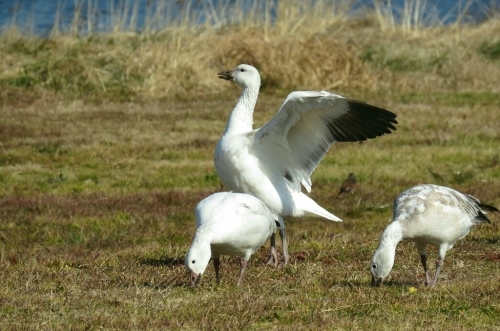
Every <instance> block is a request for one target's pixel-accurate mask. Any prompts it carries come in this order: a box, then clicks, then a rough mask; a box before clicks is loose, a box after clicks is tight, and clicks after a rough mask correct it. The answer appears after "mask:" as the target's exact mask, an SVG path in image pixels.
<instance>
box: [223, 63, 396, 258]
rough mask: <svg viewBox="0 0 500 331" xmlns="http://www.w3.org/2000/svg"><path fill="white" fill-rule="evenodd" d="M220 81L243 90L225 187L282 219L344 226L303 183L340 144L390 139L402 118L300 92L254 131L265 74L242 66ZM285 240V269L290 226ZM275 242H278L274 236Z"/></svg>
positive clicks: (226, 138)
mask: <svg viewBox="0 0 500 331" xmlns="http://www.w3.org/2000/svg"><path fill="white" fill-rule="evenodd" d="M218 77H219V78H222V79H225V80H229V81H233V82H235V83H236V84H237V85H239V86H240V87H241V88H242V89H243V91H242V93H241V96H240V98H239V100H238V102H237V103H236V106H235V107H234V109H233V111H232V112H231V114H230V116H229V119H228V122H227V126H226V129H225V131H224V133H223V135H222V137H221V139H220V141H219V143H218V144H217V147H216V150H215V155H214V163H215V170H216V172H217V175H218V176H219V178H220V179H221V181H222V183H223V184H224V186H225V187H226V188H228V189H229V190H232V191H236V192H243V193H248V194H252V195H255V196H256V197H257V198H259V199H260V200H262V201H263V202H264V203H265V204H266V205H267V206H268V207H269V208H270V209H271V211H273V212H275V213H276V214H278V215H279V216H280V218H282V217H289V216H290V217H323V218H326V219H328V220H331V221H337V222H340V221H341V219H340V218H338V217H336V216H335V215H333V214H331V213H330V212H328V211H327V210H325V209H324V208H322V207H320V206H319V205H318V204H317V203H316V202H314V201H313V200H312V199H311V198H309V197H308V196H307V195H305V194H304V193H302V192H301V185H302V186H304V188H305V189H306V190H307V192H310V191H311V174H312V173H313V171H314V169H316V167H317V166H318V164H319V162H320V161H321V159H322V158H323V156H324V155H325V154H326V152H327V151H328V149H329V148H330V146H331V145H332V144H333V143H334V142H336V141H338V142H354V141H363V140H366V139H370V138H375V137H378V136H382V135H384V134H389V133H391V130H396V128H395V126H394V125H395V124H397V121H396V115H395V114H393V113H391V112H389V111H387V110H384V109H381V108H378V107H374V106H371V105H368V104H365V103H362V102H359V101H354V100H350V99H346V98H344V97H342V96H340V95H336V94H332V93H329V92H325V91H296V92H292V93H290V94H289V95H288V97H287V98H286V99H285V101H284V103H283V105H282V106H281V108H280V109H279V111H278V112H277V113H276V115H275V116H274V117H273V118H272V119H271V120H270V121H269V122H267V124H265V125H264V126H262V127H261V128H260V129H257V130H253V127H252V126H253V112H254V107H255V104H256V102H257V97H258V95H259V88H260V76H259V72H258V71H257V69H255V68H254V67H252V66H250V65H247V64H240V65H238V66H237V67H236V68H234V69H233V70H230V71H223V72H219V73H218ZM280 235H281V238H282V240H283V255H284V259H285V261H284V263H285V264H286V263H287V262H288V259H289V257H288V249H287V244H286V239H285V233H284V229H281V230H280ZM271 240H272V243H273V244H274V236H273V237H272V238H271ZM273 249H274V245H273V246H272V248H271V251H273ZM274 250H275V249H274ZM270 261H271V259H270ZM275 263H276V261H275Z"/></svg>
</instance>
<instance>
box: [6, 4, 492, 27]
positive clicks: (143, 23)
mask: <svg viewBox="0 0 500 331" xmlns="http://www.w3.org/2000/svg"><path fill="white" fill-rule="evenodd" d="M278 1H279V0H254V1H249V0H210V1H207V0H205V1H203V0H201V1H200V0H198V1H196V0H184V1H182V0H108V1H99V0H0V28H2V29H7V28H10V27H12V26H13V25H15V26H17V27H18V28H20V30H21V31H22V32H25V33H30V34H36V35H39V36H49V35H50V34H51V33H54V32H57V31H59V32H63V33H67V32H69V29H70V27H71V26H72V24H71V23H72V22H74V21H75V17H77V21H78V23H79V24H78V31H79V33H83V34H84V33H87V32H88V31H89V30H90V31H92V32H106V31H110V30H111V29H112V28H113V27H119V28H120V30H122V31H123V30H134V31H142V30H144V29H145V28H146V27H148V28H149V29H152V30H161V29H162V28H164V27H165V25H167V24H172V22H176V21H177V22H178V21H181V20H182V19H183V18H185V17H186V16H189V19H190V22H199V23H204V22H208V23H210V24H220V23H221V22H235V21H237V19H238V16H237V15H234V12H232V9H234V8H235V7H236V6H237V5H240V6H241V7H242V8H243V11H244V12H245V13H247V14H249V15H250V14H253V16H254V17H257V18H260V19H262V20H264V19H268V20H270V21H271V22H272V21H273V20H274V19H276V15H277V14H276V13H277V10H276V7H277V4H278ZM283 1H285V0H283ZM323 1H327V2H330V3H332V4H334V3H335V2H340V3H341V2H344V1H342V0H337V1H335V0H323ZM374 1H378V2H379V3H381V4H387V3H390V5H391V8H392V12H393V15H394V17H395V18H396V19H398V17H401V15H400V14H401V12H402V8H403V6H404V4H405V3H407V4H408V3H412V2H413V3H416V2H419V3H421V4H422V3H423V4H425V9H424V11H423V12H424V13H425V15H424V20H423V21H422V22H423V23H424V24H435V23H436V22H440V23H443V24H447V23H450V22H455V21H456V20H457V17H458V16H457V15H459V14H460V13H462V14H463V13H465V15H463V16H462V18H461V23H466V24H470V23H472V24H474V23H478V22H481V21H484V20H485V19H487V18H488V17H489V16H491V15H492V13H493V12H496V13H497V14H498V12H499V10H500V0H420V1H419V0H392V1H391V0H354V1H353V5H352V8H353V15H354V13H356V15H360V14H359V13H366V12H367V11H369V10H370V9H373V7H374V6H373V4H374ZM471 1H472V2H471ZM332 10H333V5H332ZM265 12H267V13H269V15H267V16H265V15H264V13H265ZM58 13H59V15H58ZM268 16H270V17H268ZM74 26H75V25H73V27H74Z"/></svg>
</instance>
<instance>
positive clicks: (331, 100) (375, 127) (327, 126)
mask: <svg viewBox="0 0 500 331" xmlns="http://www.w3.org/2000/svg"><path fill="white" fill-rule="evenodd" d="M395 124H397V121H396V115H395V114H394V113H392V112H389V111H387V110H385V109H382V108H378V107H375V106H371V105H368V104H365V103H362V102H359V101H354V100H349V99H346V98H344V97H342V96H339V95H336V94H332V93H329V92H325V91H320V92H317V91H297V92H292V93H290V94H289V95H288V97H287V98H286V100H285V102H284V103H283V105H282V106H281V108H280V110H279V111H278V112H277V113H276V115H275V116H274V117H273V118H272V119H271V120H270V121H269V122H268V123H267V124H265V125H264V126H263V127H261V128H260V129H258V130H257V131H255V132H254V137H253V145H252V148H251V152H252V153H255V154H258V155H259V156H261V157H263V158H260V159H261V160H269V158H271V159H272V160H274V161H273V162H274V166H276V169H278V171H279V172H280V174H281V175H282V176H284V177H285V178H286V179H288V181H289V183H288V184H289V185H291V187H292V188H293V189H294V190H295V191H297V190H299V191H300V184H299V183H301V184H302V185H304V187H305V188H306V189H307V191H308V192H309V191H310V189H311V178H310V176H311V174H312V173H313V171H314V170H315V169H316V167H317V166H318V164H319V162H320V161H321V159H323V157H324V156H325V154H326V152H327V151H328V149H329V148H330V146H331V145H332V144H333V143H334V142H336V141H338V142H355V141H363V140H367V139H371V138H375V137H378V136H382V135H384V134H389V133H391V130H396V127H395ZM278 163H279V164H278ZM274 175H276V174H274ZM297 187H298V189H297Z"/></svg>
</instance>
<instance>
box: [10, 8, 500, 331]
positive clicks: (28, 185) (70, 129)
mask: <svg viewBox="0 0 500 331" xmlns="http://www.w3.org/2000/svg"><path fill="white" fill-rule="evenodd" d="M280 3H281V2H280ZM318 3H319V4H318V5H317V6H309V7H307V6H302V5H301V2H294V1H290V2H289V3H288V5H286V6H285V5H282V6H280V8H279V14H280V15H279V16H278V17H279V19H278V20H277V21H276V22H273V23H270V22H261V21H259V20H258V19H252V18H251V17H250V18H248V19H242V20H241V21H239V22H237V23H231V24H225V25H220V26H212V25H194V24H190V22H188V21H184V22H183V23H182V24H172V25H171V26H169V27H167V28H165V29H161V30H159V31H145V32H140V33H137V32H130V31H122V30H120V29H117V31H114V32H111V33H105V34H98V33H95V34H89V35H79V34H77V33H71V32H68V33H60V34H54V35H53V36H51V37H49V38H45V39H41V38H38V37H35V36H30V35H26V34H23V33H21V32H20V31H19V30H16V29H15V28H12V29H9V30H7V31H4V32H3V33H2V34H1V35H0V59H2V60H1V61H0V66H1V70H0V118H1V119H0V320H1V326H2V327H1V329H2V330H98V329H103V330H160V329H163V330H165V329H168V330H177V329H179V330H180V329H182V330H202V329H203V330H226V329H233V330H239V329H241V330H263V329H265V330H289V329H294V330H311V329H314V330H319V329H325V330H367V329H377V330H472V329H474V330H478V329H484V330H498V329H500V326H499V325H498V320H499V317H500V297H499V296H498V291H499V280H500V244H499V239H500V228H499V223H500V215H498V214H490V215H489V217H490V219H491V221H492V224H486V225H482V226H480V227H477V228H475V229H473V231H472V232H471V233H470V234H469V235H468V236H467V237H466V238H465V239H464V240H462V241H460V242H459V243H457V245H456V246H455V247H454V248H453V249H452V250H451V251H449V253H448V255H447V257H446V260H445V262H444V266H443V270H442V273H441V276H440V282H439V283H438V285H437V286H436V287H435V288H432V289H429V288H426V287H425V286H424V285H423V282H424V274H423V270H422V268H421V265H420V261H419V257H418V254H417V252H416V250H415V248H414V246H413V244H411V243H409V242H403V243H401V244H400V245H399V246H398V248H397V253H396V261H395V266H394V269H393V270H392V272H391V274H390V277H389V279H388V281H387V284H386V285H384V286H383V287H379V288H373V287H371V286H370V281H371V275H370V272H369V261H370V259H371V256H372V254H373V252H374V251H375V249H376V248H377V245H378V240H379V237H380V235H381V233H382V231H383V229H384V228H385V226H386V225H387V224H388V222H389V221H390V219H391V214H392V202H393V199H394V197H395V196H396V195H397V194H398V193H400V192H402V191H404V190H406V189H407V188H409V187H411V186H413V185H416V184H420V183H435V184H440V185H444V186H449V187H452V188H454V189H457V190H459V191H461V192H464V193H468V194H472V195H474V196H476V197H477V198H479V199H480V200H481V201H482V202H484V203H487V204H491V205H494V206H496V207H500V161H499V153H500V148H499V146H500V135H499V131H500V124H499V121H498V118H499V114H500V19H499V18H498V16H494V15H492V17H491V18H490V19H489V20H487V21H485V22H483V23H481V24H477V25H461V24H458V23H457V24H451V25H446V26H445V25H440V24H434V25H431V26H424V25H423V24H421V22H420V21H419V20H413V19H412V17H417V16H418V15H416V14H418V13H414V14H415V15H410V16H408V19H407V20H406V21H404V22H403V23H404V24H399V23H398V24H396V23H394V21H393V20H391V17H390V16H388V15H387V14H384V11H383V10H381V8H379V10H378V11H375V12H374V13H373V14H372V15H367V16H366V17H363V18H357V19H354V18H348V17H346V16H345V15H342V11H341V10H340V9H339V10H337V11H332V12H330V11H328V10H325V7H321V6H320V5H321V3H322V2H318ZM325 3H326V2H325ZM346 3H347V2H346ZM382 9H383V8H382ZM238 63H249V64H253V65H255V66H256V67H257V68H258V69H259V70H260V72H261V75H262V81H263V86H262V88H261V95H260V98H259V101H258V102H257V106H256V112H255V124H254V126H255V127H258V126H260V125H262V124H264V123H265V122H266V121H267V120H268V119H270V118H271V117H272V116H273V114H274V113H275V112H276V111H277V109H278V108H279V106H280V105H281V103H282V101H283V100H284V98H285V97H286V95H287V94H288V93H289V92H291V91H293V90H305V89H309V90H329V91H332V92H336V93H339V94H341V95H344V96H346V97H349V98H352V99H357V100H361V101H364V102H368V103H370V104H374V105H377V106H379V107H382V108H385V109H388V110H390V111H392V112H394V113H396V114H397V116H398V117H397V120H398V122H399V124H398V125H397V131H395V132H394V133H393V134H391V135H386V136H383V137H379V138H377V139H374V140H370V141H366V142H363V143H361V144H360V143H342V144H335V145H333V146H332V148H331V149H330V151H329V152H328V154H327V155H326V156H325V158H324V160H323V161H322V162H321V164H320V165H319V167H318V168H317V170H316V171H315V172H314V174H313V177H312V179H313V186H312V192H311V194H310V196H311V197H312V198H314V199H315V200H316V201H317V202H318V203H319V204H320V205H322V206H323V207H325V208H326V209H328V210H329V211H331V212H332V213H334V214H335V215H336V216H338V217H340V218H342V219H343V220H344V222H342V223H333V222H329V221H325V220H320V219H295V220H292V221H291V222H288V223H287V231H288V235H289V245H290V246H289V249H290V253H291V262H290V264H289V265H288V266H286V267H284V268H278V269H273V268H271V267H268V266H265V265H264V262H265V261H266V258H267V256H268V249H269V247H268V244H266V246H265V247H262V248H261V249H259V250H258V251H257V252H255V254H254V255H253V256H252V258H251V260H250V263H249V267H248V268H247V271H246V273H245V276H244V278H243V283H242V285H241V286H239V287H236V281H237V276H238V270H239V264H238V261H237V259H233V258H224V259H223V260H222V269H221V272H222V283H221V285H219V286H218V285H216V284H215V275H214V270H213V267H212V266H211V265H209V268H208V269H207V272H206V274H205V275H204V277H203V281H202V282H201V284H200V285H199V286H197V287H196V288H192V287H190V286H189V277H188V275H187V273H186V270H185V268H184V256H185V253H186V251H187V249H188V247H189V245H190V242H191V240H192V237H193V235H194V232H195V223H194V208H195V206H196V204H197V203H198V202H199V201H200V200H201V199H203V198H204V197H206V196H208V195H209V194H211V193H214V192H219V191H221V190H224V189H223V188H222V186H221V184H220V181H219V180H218V178H217V175H216V174H215V170H214V166H213V160H212V159H213V152H214V149H215V145H216V143H217V141H218V139H219V137H220V135H221V133H222V131H223V130H224V127H225V124H226V120H227V117H228V115H229V112H230V111H231V109H232V107H233V106H234V104H235V102H236V99H237V98H238V96H239V93H240V89H239V88H238V87H237V86H235V85H234V84H231V83H228V82H226V81H222V80H220V79H218V78H217V72H219V71H222V70H227V69H231V68H232V67H234V66H235V65H236V64H238ZM351 172H354V173H355V174H356V175H357V178H358V182H359V184H358V189H357V190H356V191H355V193H354V194H347V195H340V196H339V195H338V191H339V188H340V184H341V183H342V181H343V180H344V179H345V178H347V175H348V174H349V173H351ZM279 251H280V246H279V245H278V252H279ZM435 258H436V250H435V249H434V248H431V250H430V256H429V260H430V261H432V262H431V264H430V266H431V272H432V273H433V272H434V270H435V267H434V259H435Z"/></svg>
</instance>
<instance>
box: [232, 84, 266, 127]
mask: <svg viewBox="0 0 500 331" xmlns="http://www.w3.org/2000/svg"><path fill="white" fill-rule="evenodd" d="M258 96H259V88H254V87H245V88H244V89H243V92H242V93H241V96H240V98H239V99H238V102H237V103H236V106H235V107H234V109H233V111H232V112H231V115H229V119H228V122H227V126H226V131H225V133H226V134H227V133H240V132H248V131H251V130H252V127H253V112H254V109H255V104H256V103H257V98H258Z"/></svg>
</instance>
